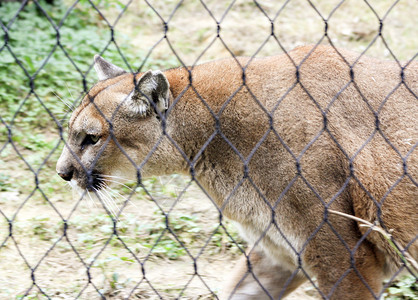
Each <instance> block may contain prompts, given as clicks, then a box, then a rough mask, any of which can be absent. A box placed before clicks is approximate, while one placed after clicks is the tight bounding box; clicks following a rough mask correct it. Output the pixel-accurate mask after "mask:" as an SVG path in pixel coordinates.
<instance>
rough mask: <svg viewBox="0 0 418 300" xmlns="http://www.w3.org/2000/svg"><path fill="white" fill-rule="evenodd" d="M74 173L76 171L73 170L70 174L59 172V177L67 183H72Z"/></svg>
mask: <svg viewBox="0 0 418 300" xmlns="http://www.w3.org/2000/svg"><path fill="white" fill-rule="evenodd" d="M73 173H74V171H73V170H71V171H70V172H65V173H62V172H58V175H59V176H60V177H61V178H62V179H64V180H65V181H70V180H71V178H73Z"/></svg>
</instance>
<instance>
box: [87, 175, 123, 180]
mask: <svg viewBox="0 0 418 300" xmlns="http://www.w3.org/2000/svg"><path fill="white" fill-rule="evenodd" d="M94 175H98V176H100V177H107V178H115V179H121V180H125V181H129V179H128V178H124V177H120V176H113V175H104V174H94Z"/></svg>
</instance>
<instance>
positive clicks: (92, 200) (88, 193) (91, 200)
mask: <svg viewBox="0 0 418 300" xmlns="http://www.w3.org/2000/svg"><path fill="white" fill-rule="evenodd" d="M86 192H87V195H88V196H89V198H90V202H89V203H90V204H91V203H93V205H94V207H96V208H97V204H96V202H95V201H94V199H93V198H92V197H91V195H90V192H89V191H88V190H87V189H86Z"/></svg>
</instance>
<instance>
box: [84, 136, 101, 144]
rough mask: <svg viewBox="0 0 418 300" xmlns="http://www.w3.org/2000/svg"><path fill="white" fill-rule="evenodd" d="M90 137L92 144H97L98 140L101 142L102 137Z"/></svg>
mask: <svg viewBox="0 0 418 300" xmlns="http://www.w3.org/2000/svg"><path fill="white" fill-rule="evenodd" d="M87 136H89V137H90V139H91V141H92V144H96V143H97V141H98V140H100V136H98V135H87Z"/></svg>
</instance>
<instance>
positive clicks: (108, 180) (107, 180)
mask: <svg viewBox="0 0 418 300" xmlns="http://www.w3.org/2000/svg"><path fill="white" fill-rule="evenodd" d="M101 180H103V181H106V182H114V183H117V184H120V185H122V186H124V187H126V188H127V189H129V190H131V191H133V189H132V188H130V187H129V186H127V185H126V184H124V183H122V182H119V181H116V180H111V179H105V178H101Z"/></svg>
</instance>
